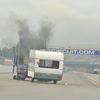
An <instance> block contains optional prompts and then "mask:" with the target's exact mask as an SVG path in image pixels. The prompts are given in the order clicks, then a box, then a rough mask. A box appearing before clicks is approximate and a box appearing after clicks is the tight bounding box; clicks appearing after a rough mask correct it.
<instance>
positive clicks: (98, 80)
mask: <svg viewBox="0 0 100 100" xmlns="http://www.w3.org/2000/svg"><path fill="white" fill-rule="evenodd" d="M82 75H83V76H85V77H86V78H88V79H90V80H91V81H93V82H94V83H96V84H98V85H100V74H90V73H82Z"/></svg>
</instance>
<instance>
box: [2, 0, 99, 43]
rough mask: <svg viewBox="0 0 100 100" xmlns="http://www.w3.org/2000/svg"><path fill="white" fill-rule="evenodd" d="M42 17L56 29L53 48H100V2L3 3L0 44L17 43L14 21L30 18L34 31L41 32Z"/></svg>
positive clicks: (48, 0) (8, 0)
mask: <svg viewBox="0 0 100 100" xmlns="http://www.w3.org/2000/svg"><path fill="white" fill-rule="evenodd" d="M12 15H13V17H11V16H12ZM41 16H48V18H49V20H51V21H52V22H53V23H54V25H55V28H54V35H53V37H52V38H51V42H50V43H51V44H67V43H79V41H80V42H81V43H98V44H100V38H99V37H100V28H99V27H100V0H0V40H1V38H3V39H6V40H7V38H8V40H7V41H8V42H7V43H9V42H13V43H14V44H15V43H17V41H18V35H17V31H18V29H17V28H16V26H14V24H13V23H12V21H11V20H13V18H14V17H19V18H20V19H24V18H27V19H28V24H29V26H30V29H31V30H34V31H37V30H38V28H39V21H40V19H41ZM10 21H11V22H10ZM11 27H12V28H11ZM12 37H13V38H12ZM9 40H10V41H9ZM1 45H2V43H1Z"/></svg>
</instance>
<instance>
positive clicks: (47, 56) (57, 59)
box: [28, 50, 64, 84]
mask: <svg viewBox="0 0 100 100" xmlns="http://www.w3.org/2000/svg"><path fill="white" fill-rule="evenodd" d="M63 59H64V56H63V53H61V52H51V51H40V50H30V55H29V64H28V77H31V81H32V82H33V81H34V79H37V80H38V81H54V84H56V83H57V81H61V80H62V73H63Z"/></svg>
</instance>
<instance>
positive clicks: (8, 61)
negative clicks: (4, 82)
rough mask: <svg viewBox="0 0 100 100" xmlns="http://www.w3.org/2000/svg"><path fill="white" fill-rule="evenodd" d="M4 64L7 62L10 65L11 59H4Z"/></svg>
mask: <svg viewBox="0 0 100 100" xmlns="http://www.w3.org/2000/svg"><path fill="white" fill-rule="evenodd" d="M4 63H5V64H9V65H12V64H13V60H8V59H5V62H4Z"/></svg>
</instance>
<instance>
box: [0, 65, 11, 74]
mask: <svg viewBox="0 0 100 100" xmlns="http://www.w3.org/2000/svg"><path fill="white" fill-rule="evenodd" d="M12 68H13V66H12V65H0V73H11V72H12Z"/></svg>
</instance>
